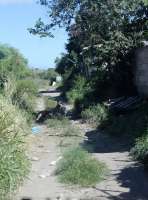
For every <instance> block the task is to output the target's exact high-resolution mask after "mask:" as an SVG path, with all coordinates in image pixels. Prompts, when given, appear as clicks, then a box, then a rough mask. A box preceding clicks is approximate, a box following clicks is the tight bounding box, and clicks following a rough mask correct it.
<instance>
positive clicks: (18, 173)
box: [0, 97, 29, 199]
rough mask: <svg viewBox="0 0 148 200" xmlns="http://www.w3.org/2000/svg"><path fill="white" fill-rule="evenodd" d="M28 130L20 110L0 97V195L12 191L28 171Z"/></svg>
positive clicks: (6, 194) (5, 194)
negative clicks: (26, 140)
mask: <svg viewBox="0 0 148 200" xmlns="http://www.w3.org/2000/svg"><path fill="white" fill-rule="evenodd" d="M16 113H17V115H16ZM28 130H29V129H28V126H27V123H26V121H25V118H24V117H23V116H22V114H21V113H20V111H19V110H18V109H17V108H16V107H15V106H13V105H12V104H11V103H10V102H9V101H7V99H6V98H4V97H0V196H1V197H3V196H8V195H9V194H10V193H11V192H13V191H14V190H15V189H16V188H17V186H18V185H19V184H20V183H21V182H22V180H23V179H24V178H25V176H26V174H27V173H28V169H29V162H28V160H27V157H26V155H25V135H26V134H27V133H28V132H29V131H28ZM5 199H6V198H5Z"/></svg>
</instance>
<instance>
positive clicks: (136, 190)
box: [14, 91, 148, 200]
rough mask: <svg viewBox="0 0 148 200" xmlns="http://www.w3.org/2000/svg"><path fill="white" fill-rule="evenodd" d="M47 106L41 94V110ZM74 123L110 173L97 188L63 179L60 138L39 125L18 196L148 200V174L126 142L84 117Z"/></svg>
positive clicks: (40, 199) (18, 199) (37, 199)
mask: <svg viewBox="0 0 148 200" xmlns="http://www.w3.org/2000/svg"><path fill="white" fill-rule="evenodd" d="M45 95H49V96H52V97H56V96H58V95H59V93H57V92H54V91H51V93H48V94H47V93H46V94H45ZM43 109H44V103H43V99H42V97H41V98H39V99H38V103H37V110H38V111H40V110H43ZM72 123H73V124H74V126H77V127H79V128H80V129H81V131H82V132H83V133H84V135H85V136H86V138H87V139H85V141H81V142H80V143H81V145H82V146H83V147H84V148H87V146H88V144H89V145H90V146H93V147H94V148H91V153H92V155H93V156H95V157H96V158H97V159H99V160H100V161H104V162H105V163H106V164H107V166H108V168H109V170H110V174H109V175H108V176H107V177H106V179H105V180H104V181H103V182H101V183H99V184H98V185H96V187H93V188H79V187H72V186H67V185H63V184H61V183H59V182H58V180H57V177H56V176H55V175H54V170H55V161H56V160H58V158H59V157H60V156H61V148H60V147H59V138H58V137H50V136H49V134H50V131H51V130H50V128H47V127H46V125H37V126H38V127H39V128H40V133H39V134H36V135H32V136H31V141H32V145H31V148H30V151H29V157H30V159H31V162H32V169H31V172H30V175H29V177H28V179H26V181H25V183H24V185H22V187H20V189H19V191H18V192H17V195H16V197H14V200H21V199H23V198H24V197H26V199H27V197H28V198H30V199H31V200H48V199H51V200H55V199H60V200H66V199H67V200H68V199H69V200H80V199H83V200H88V199H89V200H148V176H147V174H146V172H145V171H144V169H143V166H141V165H139V164H138V163H136V162H133V161H132V159H131V158H130V156H129V152H128V148H127V146H126V145H125V142H121V141H116V140H115V139H110V138H109V137H108V136H106V135H104V134H101V133H97V132H96V131H95V130H93V129H92V128H91V127H89V126H88V125H87V124H81V122H80V121H72ZM86 144H87V145H86ZM24 199H25V198H24Z"/></svg>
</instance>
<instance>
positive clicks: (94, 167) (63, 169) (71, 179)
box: [56, 148, 107, 186]
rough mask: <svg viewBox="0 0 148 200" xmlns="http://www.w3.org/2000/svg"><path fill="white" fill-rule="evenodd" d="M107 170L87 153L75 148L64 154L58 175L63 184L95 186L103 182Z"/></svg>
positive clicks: (57, 171)
mask: <svg viewBox="0 0 148 200" xmlns="http://www.w3.org/2000/svg"><path fill="white" fill-rule="evenodd" d="M106 169H107V168H106V166H105V164H104V163H101V162H99V161H97V160H96V159H94V158H92V157H91V156H90V155H89V153H87V152H86V151H84V150H82V149H81V148H73V149H70V150H68V151H66V152H65V153H64V154H63V158H62V159H61V160H60V162H59V163H58V166H57V169H56V175H58V176H59V180H60V181H61V182H62V183H67V184H75V185H80V186H94V185H96V184H97V183H98V182H100V181H101V180H103V178H104V175H105V172H106V171H107V170H106Z"/></svg>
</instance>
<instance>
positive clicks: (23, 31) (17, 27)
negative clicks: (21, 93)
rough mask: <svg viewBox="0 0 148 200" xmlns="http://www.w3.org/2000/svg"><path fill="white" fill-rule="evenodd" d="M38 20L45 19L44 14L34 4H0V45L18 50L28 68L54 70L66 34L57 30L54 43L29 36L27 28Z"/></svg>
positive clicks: (8, 0)
mask: <svg viewBox="0 0 148 200" xmlns="http://www.w3.org/2000/svg"><path fill="white" fill-rule="evenodd" d="M39 17H43V18H46V10H45V8H44V7H41V6H40V5H39V4H36V0H0V26H1V31H0V42H1V43H7V44H9V45H11V46H13V47H15V48H17V49H19V50H20V51H21V53H22V54H23V55H24V56H25V57H26V58H27V59H28V61H29V65H30V66H31V67H40V68H49V67H54V60H55V58H56V57H57V56H60V54H61V53H62V52H64V47H65V43H66V40H67V34H66V32H65V31H64V30H61V29H57V30H56V31H55V33H54V35H55V38H54V39H52V38H44V39H43V38H42V39H41V38H38V37H37V36H33V35H30V34H29V33H28V31H27V28H30V27H33V25H34V23H35V21H36V20H37V19H38V18H39Z"/></svg>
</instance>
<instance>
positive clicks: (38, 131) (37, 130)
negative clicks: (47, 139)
mask: <svg viewBox="0 0 148 200" xmlns="http://www.w3.org/2000/svg"><path fill="white" fill-rule="evenodd" d="M40 132H41V128H40V127H37V126H34V127H32V133H33V134H34V135H35V134H38V133H40Z"/></svg>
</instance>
